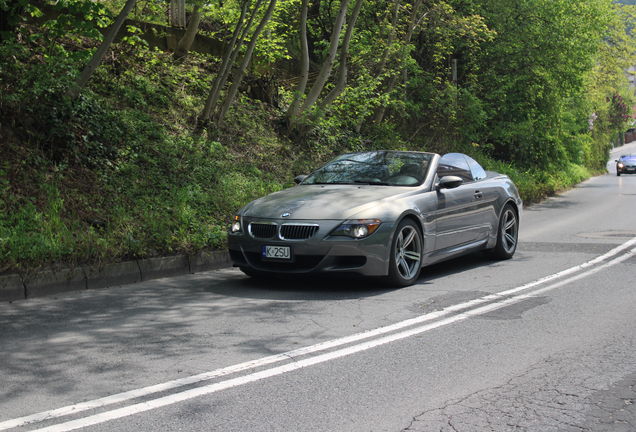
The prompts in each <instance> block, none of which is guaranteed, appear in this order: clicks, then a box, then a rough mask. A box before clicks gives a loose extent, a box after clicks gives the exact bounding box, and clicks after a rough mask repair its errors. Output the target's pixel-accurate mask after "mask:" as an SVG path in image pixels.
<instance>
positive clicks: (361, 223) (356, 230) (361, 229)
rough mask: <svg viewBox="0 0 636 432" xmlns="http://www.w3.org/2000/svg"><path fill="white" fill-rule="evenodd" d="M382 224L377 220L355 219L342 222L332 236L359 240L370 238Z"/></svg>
mask: <svg viewBox="0 0 636 432" xmlns="http://www.w3.org/2000/svg"><path fill="white" fill-rule="evenodd" d="M381 223H382V222H381V221H380V220H379V219H356V220H348V221H345V222H343V223H342V224H341V225H340V226H339V227H338V228H336V229H335V230H334V231H333V232H332V233H331V235H332V236H348V237H353V238H356V239H361V238H365V237H368V236H370V235H371V234H373V233H374V232H375V230H377V229H378V227H379V226H380V224H381Z"/></svg>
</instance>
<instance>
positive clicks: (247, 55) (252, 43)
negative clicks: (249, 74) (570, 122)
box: [216, 0, 277, 127]
mask: <svg viewBox="0 0 636 432" xmlns="http://www.w3.org/2000/svg"><path fill="white" fill-rule="evenodd" d="M276 1H277V0H271V1H270V3H269V7H268V8H267V11H266V12H265V16H264V17H263V19H262V20H261V22H260V24H259V25H258V27H257V28H256V30H255V31H254V35H253V36H252V39H251V40H250V43H249V44H248V45H247V51H246V52H245V57H243V61H242V62H241V66H240V67H239V71H238V73H237V74H236V77H235V78H234V82H233V83H232V86H231V87H230V89H229V90H228V92H227V95H226V96H225V101H224V102H223V106H221V111H220V112H219V115H218V118H217V120H216V125H217V127H218V125H220V124H221V123H222V122H223V119H224V118H225V115H226V114H227V112H228V111H229V109H230V105H232V101H233V100H234V96H236V92H237V91H238V87H239V85H240V84H241V80H242V79H243V75H245V70H246V69H247V65H248V64H249V62H250V59H251V58H252V52H253V51H254V47H255V46H256V40H257V39H258V37H259V36H260V34H261V32H262V31H263V28H265V25H266V24H267V22H268V21H269V19H270V18H271V16H272V13H273V12H274V8H275V7H276ZM255 14H256V11H255ZM248 30H249V28H248V29H246V32H247V31H248Z"/></svg>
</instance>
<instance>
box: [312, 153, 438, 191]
mask: <svg viewBox="0 0 636 432" xmlns="http://www.w3.org/2000/svg"><path fill="white" fill-rule="evenodd" d="M432 157H433V153H419V152H397V151H378V152H364V153H351V154H345V155H342V156H338V157H337V158H335V159H333V160H331V161H330V162H328V163H326V164H325V165H323V166H321V167H320V168H318V169H317V170H316V171H314V172H313V173H312V174H311V175H310V176H309V177H307V178H306V179H305V181H303V183H302V184H369V185H389V186H417V185H420V184H421V183H422V182H423V181H424V179H425V178H426V172H427V170H428V165H429V161H430V160H431V158H432Z"/></svg>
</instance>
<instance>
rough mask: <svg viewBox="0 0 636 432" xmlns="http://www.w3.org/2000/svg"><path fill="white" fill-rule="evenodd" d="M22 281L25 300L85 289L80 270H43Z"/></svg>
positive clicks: (82, 273) (82, 274) (83, 276)
mask: <svg viewBox="0 0 636 432" xmlns="http://www.w3.org/2000/svg"><path fill="white" fill-rule="evenodd" d="M22 281H23V283H24V286H25V295H26V298H32V297H42V296H43V295H53V294H59V293H62V292H67V291H81V290H85V289H86V276H85V275H84V271H83V269H82V268H75V269H59V270H45V271H42V272H38V273H35V274H33V275H29V276H27V277H26V278H24V279H22Z"/></svg>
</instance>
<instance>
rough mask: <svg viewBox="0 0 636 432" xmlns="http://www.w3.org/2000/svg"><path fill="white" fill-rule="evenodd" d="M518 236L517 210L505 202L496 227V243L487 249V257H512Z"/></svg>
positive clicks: (504, 258)
mask: <svg viewBox="0 0 636 432" xmlns="http://www.w3.org/2000/svg"><path fill="white" fill-rule="evenodd" d="M518 237H519V218H518V217H517V212H516V211H515V209H514V208H513V207H512V206H511V205H510V204H506V206H505V207H504V209H503V211H502V212H501V217H500V218H499V227H498V229H497V244H496V245H495V247H494V248H493V249H488V250H487V251H486V255H488V257H489V258H493V259H499V260H507V259H510V258H512V256H513V255H514V254H515V251H516V250H517V240H518Z"/></svg>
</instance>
